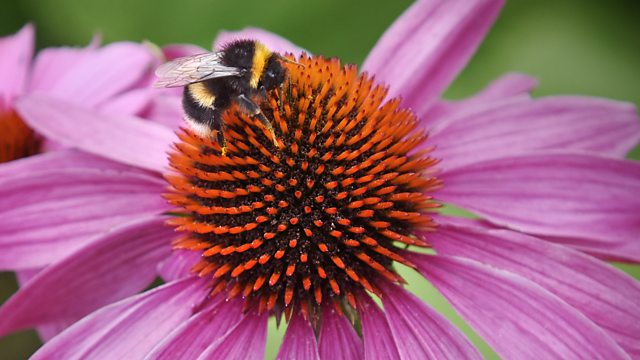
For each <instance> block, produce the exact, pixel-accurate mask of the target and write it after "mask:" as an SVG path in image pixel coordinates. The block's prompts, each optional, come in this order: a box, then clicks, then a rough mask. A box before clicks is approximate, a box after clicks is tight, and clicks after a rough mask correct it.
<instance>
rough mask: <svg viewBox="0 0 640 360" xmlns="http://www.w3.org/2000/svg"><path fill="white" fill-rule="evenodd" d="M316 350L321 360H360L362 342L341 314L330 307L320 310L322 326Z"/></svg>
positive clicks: (361, 356)
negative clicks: (317, 349)
mask: <svg viewBox="0 0 640 360" xmlns="http://www.w3.org/2000/svg"><path fill="white" fill-rule="evenodd" d="M318 348H319V351H320V357H321V358H322V359H345V360H348V359H362V358H363V356H364V349H363V348H362V341H361V340H360V338H359V337H358V334H356V331H355V330H354V329H353V326H352V325H351V324H350V323H349V321H348V320H347V318H346V317H345V316H344V315H343V314H338V313H336V310H335V309H334V307H333V304H332V305H327V306H325V307H324V308H323V309H322V325H321V326H320V338H319V340H318Z"/></svg>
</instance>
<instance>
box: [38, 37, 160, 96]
mask: <svg viewBox="0 0 640 360" xmlns="http://www.w3.org/2000/svg"><path fill="white" fill-rule="evenodd" d="M67 51H70V52H72V53H76V52H77V50H75V49H67ZM48 57H49V58H48V59H46V61H42V62H40V63H41V64H43V65H39V63H38V60H36V66H38V67H37V68H36V69H37V70H38V73H40V71H43V72H44V71H46V72H54V73H55V72H56V71H58V69H59V68H66V69H64V70H63V71H64V72H65V74H64V76H63V77H58V78H57V79H56V81H46V82H44V81H38V79H37V78H34V82H33V83H32V90H33V91H39V92H43V93H46V94H47V95H49V96H52V97H54V98H57V99H61V100H66V101H69V102H72V103H74V104H82V105H83V106H86V107H89V108H90V107H94V106H97V105H100V104H102V103H104V102H105V101H106V100H108V99H110V98H111V97H113V96H115V95H117V94H119V93H121V92H123V91H125V90H129V89H131V88H132V87H133V85H134V84H136V83H137V82H138V81H140V79H141V78H142V77H143V76H144V75H145V74H147V73H149V72H150V71H151V66H152V64H153V61H154V57H153V54H152V53H151V51H149V49H148V48H146V47H145V46H143V45H141V44H136V43H129V42H118V43H113V44H110V45H107V46H104V47H103V48H99V49H95V50H94V49H91V50H85V51H84V52H83V54H82V56H81V58H80V59H79V60H77V61H75V62H74V63H73V66H69V64H68V63H65V62H64V60H65V59H67V58H68V57H69V54H68V53H65V51H64V50H61V51H57V52H50V53H49V54H48ZM42 66H46V70H41V69H42Z"/></svg>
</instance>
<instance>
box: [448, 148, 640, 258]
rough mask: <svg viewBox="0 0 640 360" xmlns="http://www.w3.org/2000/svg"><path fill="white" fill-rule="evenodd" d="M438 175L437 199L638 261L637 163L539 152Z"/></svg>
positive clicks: (639, 199)
mask: <svg viewBox="0 0 640 360" xmlns="http://www.w3.org/2000/svg"><path fill="white" fill-rule="evenodd" d="M441 177H442V179H443V181H444V184H445V187H444V189H442V190H440V191H439V192H438V198H439V199H441V200H443V201H445V202H450V203H452V204H454V205H457V206H460V207H462V208H465V209H467V210H469V211H472V212H474V213H477V214H479V215H481V216H483V217H484V218H486V219H487V220H489V221H491V222H494V223H496V224H500V225H504V226H507V227H510V228H513V229H516V230H518V231H523V232H528V233H532V234H539V235H545V236H559V237H568V238H573V239H576V240H575V241H576V243H578V244H580V246H581V247H582V248H584V249H587V250H590V249H593V251H598V252H599V251H604V252H606V253H608V254H611V255H613V256H619V257H620V258H623V259H630V260H634V259H636V260H638V261H640V242H639V241H638V234H640V217H639V216H638V214H639V213H640V196H637V194H640V163H638V162H633V161H628V160H618V159H610V158H601V157H596V156H590V155H579V154H573V155H571V154H540V155H530V156H517V157H516V156H514V157H509V158H503V159H496V160H490V161H485V162H481V163H477V164H474V165H469V166H465V167H461V168H459V169H454V170H452V171H449V172H446V173H444V174H442V176H441Z"/></svg>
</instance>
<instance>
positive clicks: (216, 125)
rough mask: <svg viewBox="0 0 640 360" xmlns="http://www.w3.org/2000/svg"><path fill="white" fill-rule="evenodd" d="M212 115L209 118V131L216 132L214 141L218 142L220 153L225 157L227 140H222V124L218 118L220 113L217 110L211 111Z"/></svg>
mask: <svg viewBox="0 0 640 360" xmlns="http://www.w3.org/2000/svg"><path fill="white" fill-rule="evenodd" d="M213 111H214V113H213V114H212V116H211V119H212V121H211V129H212V130H214V131H215V132H216V141H217V142H218V145H220V149H221V150H220V152H221V153H222V156H226V155H227V140H226V139H225V138H224V131H223V128H222V127H223V124H222V119H221V117H220V115H221V114H220V111H218V110H217V109H215V110H213Z"/></svg>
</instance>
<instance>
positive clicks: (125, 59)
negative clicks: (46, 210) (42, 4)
mask: <svg viewBox="0 0 640 360" xmlns="http://www.w3.org/2000/svg"><path fill="white" fill-rule="evenodd" d="M98 45H99V44H98V41H97V40H94V41H93V42H92V43H91V44H90V45H89V46H87V47H86V48H83V49H80V48H47V49H44V50H42V51H40V52H39V53H38V54H37V56H36V57H35V59H34V60H33V61H32V57H33V52H34V28H33V26H31V25H26V26H24V27H23V28H22V29H21V30H20V31H19V32H18V33H16V34H15V35H12V36H7V37H4V38H2V39H0V50H1V51H2V54H3V59H2V62H0V73H1V74H2V79H3V81H2V84H1V85H0V128H1V129H3V130H4V131H2V132H1V133H0V134H1V135H0V144H3V145H0V149H2V150H0V161H3V162H5V161H10V160H14V159H18V158H21V157H25V156H29V155H32V154H34V153H37V152H39V151H49V150H51V149H56V148H58V147H59V144H54V143H52V142H51V141H49V140H48V139H47V138H46V134H38V135H35V134H34V133H33V132H32V131H31V130H30V129H29V128H28V127H27V126H26V125H25V124H24V122H29V119H25V118H24V117H25V116H24V114H22V113H21V112H20V110H19V109H15V104H16V103H17V102H18V101H19V100H20V99H21V98H24V97H28V96H29V95H30V94H36V93H37V94H44V95H46V96H47V97H50V98H54V99H56V100H59V101H63V102H69V103H72V104H76V105H80V106H83V107H85V108H87V109H92V110H93V111H98V112H108V113H110V114H121V115H141V114H143V113H145V112H148V109H149V108H151V104H152V99H153V97H155V96H156V95H155V94H154V93H153V92H152V91H151V88H150V86H148V85H149V84H150V82H151V70H152V68H153V67H154V66H155V64H157V62H158V59H157V58H156V57H155V56H154V54H153V52H152V51H150V49H149V48H148V47H146V46H144V45H140V44H135V43H129V42H119V43H113V44H110V45H106V46H104V47H101V48H100V47H98ZM42 135H45V138H44V143H43V144H41V142H42V140H43V139H42V137H41V136H42Z"/></svg>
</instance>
